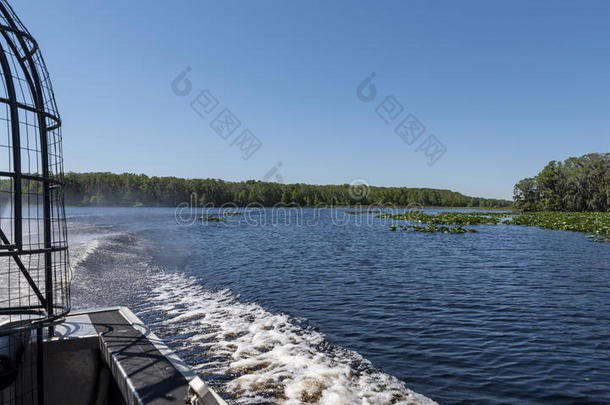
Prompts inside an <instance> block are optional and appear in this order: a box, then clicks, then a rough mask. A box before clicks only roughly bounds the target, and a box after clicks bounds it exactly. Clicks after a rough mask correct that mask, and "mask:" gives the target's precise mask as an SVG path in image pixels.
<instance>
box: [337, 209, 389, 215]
mask: <svg viewBox="0 0 610 405" xmlns="http://www.w3.org/2000/svg"><path fill="white" fill-rule="evenodd" d="M383 212H384V211H379V210H362V211H345V213H346V214H351V215H361V214H380V213H383Z"/></svg>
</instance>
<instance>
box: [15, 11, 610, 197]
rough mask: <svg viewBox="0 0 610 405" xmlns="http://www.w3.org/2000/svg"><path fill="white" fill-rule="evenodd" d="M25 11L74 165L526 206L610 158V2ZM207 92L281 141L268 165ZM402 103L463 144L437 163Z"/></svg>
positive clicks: (450, 147) (266, 136) (266, 153)
mask: <svg viewBox="0 0 610 405" xmlns="http://www.w3.org/2000/svg"><path fill="white" fill-rule="evenodd" d="M12 3H13V7H14V8H15V10H16V12H17V13H18V14H19V15H20V16H21V18H22V20H23V21H24V23H25V24H26V25H27V26H28V28H29V29H30V31H31V32H32V34H33V35H34V36H35V37H36V38H37V39H38V42H39V43H40V45H41V48H42V50H43V53H44V55H45V58H46V62H47V66H48V68H49V71H50V73H51V78H52V80H53V84H54V87H55V92H56V97H57V102H58V105H59V109H60V112H61V115H62V119H63V123H64V126H63V134H64V151H65V152H64V153H65V156H64V157H65V168H66V170H71V171H112V172H125V171H127V172H135V173H146V174H149V175H159V176H162V175H173V176H180V177H214V178H222V179H226V180H245V179H251V178H254V179H262V178H263V176H265V174H266V173H267V172H268V171H269V170H270V169H271V168H272V167H273V166H274V165H275V164H276V163H277V162H282V167H281V168H280V171H279V172H278V173H280V174H281V176H282V178H283V180H284V182H286V183H294V182H305V183H314V184H328V183H334V184H342V183H350V182H351V181H352V180H353V179H355V178H362V179H365V180H366V181H368V182H369V183H371V184H374V185H388V186H413V187H415V186H429V187H438V188H447V189H452V190H456V191H460V192H463V193H466V194H470V195H478V196H485V197H500V198H510V197H511V196H512V187H513V185H514V183H515V182H516V181H518V180H519V179H521V178H524V177H529V176H532V175H534V174H535V173H537V172H538V171H539V170H540V169H541V168H542V167H543V166H544V164H545V163H546V162H548V161H549V160H560V159H565V158H567V157H569V156H576V155H581V154H584V153H589V152H609V151H610V129H609V128H610V122H609V117H610V114H609V112H610V2H608V1H585V2H576V1H535V2H531V1H510V2H509V1H505V2H498V1H493V2H490V1H460V2H457V1H382V2H379V1H367V2H355V1H332V2H331V1H309V0H307V1H305V0H303V1H280V0H277V1H245V0H244V1H194V0H192V1H148V2H135V1H124V0H122V1H119V0H106V1H77V0H71V1H68V0H56V1H48V0H47V1H42V0H28V1H20V2H16V1H13V2H12ZM186 66H190V67H191V68H192V71H191V73H190V75H189V78H190V80H191V81H192V84H193V93H192V94H191V95H190V96H187V97H183V98H181V97H178V96H176V95H174V94H173V93H172V91H171V87H170V85H171V82H172V80H173V79H174V78H175V77H176V76H177V74H178V73H179V72H180V71H182V70H183V69H184V68H185V67H186ZM371 72H375V73H376V78H375V81H374V83H375V85H376V87H377V90H378V96H377V99H376V100H375V101H373V102H371V103H368V104H367V103H363V102H361V101H360V100H359V99H358V98H357V97H356V88H357V86H358V85H359V84H360V82H361V81H362V80H363V79H364V78H365V77H366V76H367V75H368V74H369V73H371ZM206 88H207V89H210V90H211V92H212V93H213V94H214V95H215V96H216V97H217V98H218V99H219V101H220V107H219V108H221V107H228V108H229V109H231V110H232V111H233V112H234V113H235V115H236V116H237V117H238V118H239V119H240V120H241V122H242V126H241V127H240V128H239V129H238V131H240V130H241V129H244V128H248V129H250V130H251V131H252V132H253V133H254V134H255V135H256V136H257V137H258V138H259V139H260V140H261V141H262V142H263V146H262V147H261V149H260V150H258V151H257V152H256V153H255V154H254V155H253V156H252V157H251V158H250V159H248V160H246V161H244V160H242V158H241V154H240V152H239V150H238V149H237V148H236V147H235V146H233V147H232V146H231V140H229V141H225V140H223V139H221V138H220V137H219V136H218V135H217V134H216V133H215V132H214V131H213V130H212V129H211V128H210V126H209V123H210V121H211V119H212V118H213V117H211V118H207V119H206V120H203V119H201V118H200V117H199V116H198V115H196V114H195V113H194V112H193V110H192V109H191V108H190V106H189V101H190V100H191V99H192V98H193V97H194V96H196V94H195V93H198V92H199V90H203V89H206ZM387 95H394V96H395V97H396V99H397V100H398V101H399V102H401V103H402V104H403V105H404V107H405V112H404V114H407V113H414V114H415V115H416V116H417V117H418V118H419V120H420V121H421V122H422V123H423V124H424V125H425V126H426V128H427V133H431V134H434V135H436V137H437V138H438V139H439V140H440V141H441V142H442V143H443V144H444V145H445V147H446V149H447V152H446V154H445V155H444V156H443V157H442V158H441V159H440V160H439V161H438V162H437V163H436V164H435V165H433V166H432V167H430V166H428V165H427V163H426V162H427V160H426V157H425V156H424V155H423V154H422V153H421V152H415V148H416V146H417V144H415V145H413V146H409V145H407V144H406V143H405V142H403V141H402V140H401V139H400V138H399V137H398V136H397V135H396V134H395V133H394V132H393V130H392V127H391V126H389V125H386V124H385V123H384V122H383V121H382V120H381V119H380V118H379V117H378V116H377V115H376V113H375V106H376V104H378V102H381V101H382V100H383V98H384V97H385V96H387ZM215 112H219V110H216V111H215ZM236 135H237V133H236V134H234V136H236ZM422 139H423V138H422Z"/></svg>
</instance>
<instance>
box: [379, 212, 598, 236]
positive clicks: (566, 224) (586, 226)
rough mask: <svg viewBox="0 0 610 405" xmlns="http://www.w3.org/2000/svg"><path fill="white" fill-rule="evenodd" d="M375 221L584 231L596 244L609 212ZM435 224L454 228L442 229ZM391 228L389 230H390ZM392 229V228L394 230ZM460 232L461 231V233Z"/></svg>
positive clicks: (415, 215) (433, 228)
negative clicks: (518, 226)
mask: <svg viewBox="0 0 610 405" xmlns="http://www.w3.org/2000/svg"><path fill="white" fill-rule="evenodd" d="M377 218H386V219H393V220H404V221H410V222H417V223H420V224H426V225H427V226H418V225H401V226H400V227H401V228H403V229H412V230H414V231H416V232H443V233H465V232H472V231H474V232H476V230H474V229H463V228H462V226H464V225H498V224H505V225H525V226H537V227H539V228H545V229H556V230H564V231H574V232H585V233H588V234H590V235H589V236H588V237H589V238H590V239H592V240H594V241H596V242H610V212H528V213H520V212H455V211H450V212H439V213H438V214H427V213H425V212H423V211H409V212H404V213H400V214H388V213H384V214H381V215H377ZM439 225H457V226H456V227H453V228H451V227H449V228H448V227H443V226H439ZM390 228H391V227H390ZM394 230H395V229H394ZM462 230H463V231H464V232H462Z"/></svg>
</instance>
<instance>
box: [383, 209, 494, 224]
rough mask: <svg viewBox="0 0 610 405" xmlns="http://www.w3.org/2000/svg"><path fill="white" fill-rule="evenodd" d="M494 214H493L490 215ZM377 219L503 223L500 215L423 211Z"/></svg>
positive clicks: (437, 222) (451, 222) (384, 216)
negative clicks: (428, 212)
mask: <svg viewBox="0 0 610 405" xmlns="http://www.w3.org/2000/svg"><path fill="white" fill-rule="evenodd" d="M490 214H492V213H490ZM377 218H386V219H394V220H404V221H412V222H419V223H421V224H433V225H488V224H489V225H497V224H499V223H500V222H501V220H500V219H499V215H489V216H486V215H479V213H477V214H476V215H472V213H469V212H440V213H438V214H426V213H425V212H423V211H409V212H404V213H400V214H387V213H386V214H381V215H377Z"/></svg>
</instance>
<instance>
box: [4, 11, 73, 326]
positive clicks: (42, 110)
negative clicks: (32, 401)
mask: <svg viewBox="0 0 610 405" xmlns="http://www.w3.org/2000/svg"><path fill="white" fill-rule="evenodd" d="M0 81H1V82H2V83H1V85H0V336H2V335H7V334H11V333H15V332H17V331H20V330H26V329H32V328H40V327H43V326H49V325H51V324H52V323H53V322H55V321H57V320H58V319H60V318H62V317H63V316H64V315H66V314H67V313H68V311H69V309H70V289H69V286H70V266H69V261H68V241H67V227H66V216H65V210H64V195H63V194H64V183H63V157H62V148H61V131H60V126H61V121H60V118H59V113H58V112H57V106H56V104H55V97H54V94H53V89H52V87H51V82H50V80H49V74H48V72H47V68H46V66H45V63H44V60H43V58H42V55H41V53H40V50H39V48H38V44H37V42H36V40H35V39H34V38H33V37H32V36H31V35H30V33H29V32H28V30H27V29H26V28H25V26H24V25H23V24H22V23H21V21H20V20H19V18H18V17H17V16H16V15H15V12H14V11H13V9H12V8H11V6H10V5H9V4H8V3H7V2H6V0H0Z"/></svg>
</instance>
